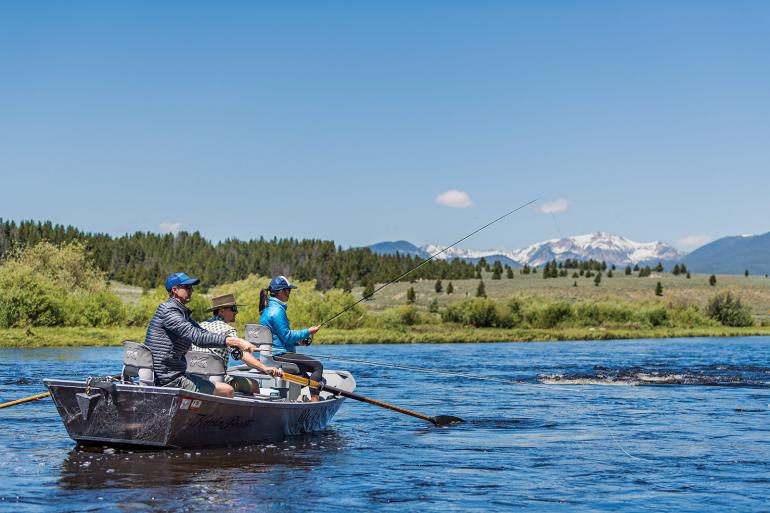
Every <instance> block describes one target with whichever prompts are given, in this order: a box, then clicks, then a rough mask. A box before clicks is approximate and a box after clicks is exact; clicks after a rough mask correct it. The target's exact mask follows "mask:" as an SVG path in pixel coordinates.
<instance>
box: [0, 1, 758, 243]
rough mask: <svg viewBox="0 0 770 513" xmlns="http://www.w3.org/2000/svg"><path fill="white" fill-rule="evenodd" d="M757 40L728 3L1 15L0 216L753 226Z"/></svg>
mask: <svg viewBox="0 0 770 513" xmlns="http://www.w3.org/2000/svg"><path fill="white" fill-rule="evenodd" d="M768 26H770V4H768V3H767V2H740V1H737V2H708V1H705V2H704V1H701V2H635V3H632V2H558V1H554V2H534V1H533V2H512V1H511V2H495V1H487V2H470V1H468V2H451V1H445V2H430V1H424V2H397V1H390V2H378V3H376V2H359V3H353V2H339V3H336V2H291V3H290V2H280V3H279V2H275V3H272V4H268V3H266V2H227V3H223V2H178V3H174V2H164V3H159V2H147V3H140V2H134V3H130V4H129V3H124V4H122V5H121V4H118V3H117V2H57V3H53V2H52V3H49V4H46V3H42V4H39V3H38V4H34V5H32V4H31V3H29V2H3V3H2V4H0V69H2V79H1V80H0V217H2V218H5V219H15V220H19V219H30V218H31V219H36V220H52V221H54V222H58V223H63V224H73V225H75V226H78V227H79V228H81V229H85V230H89V231H99V232H107V233H110V234H113V235H119V234H123V233H126V232H133V231H136V230H143V231H145V230H149V231H163V230H169V229H170V230H174V229H179V228H181V229H185V230H189V231H193V230H199V231H200V232H201V233H202V234H203V235H204V236H206V237H208V238H210V239H213V240H221V239H224V238H227V237H237V238H241V239H247V238H252V237H259V236H265V237H268V238H270V237H273V236H278V237H297V238H324V239H333V240H335V241H336V242H337V243H338V244H341V245H343V246H348V245H365V244H370V243H374V242H378V241H382V240H396V239H406V240H409V241H411V242H414V243H417V244H424V243H429V242H430V243H438V244H447V243H451V242H454V241H455V240H457V239H458V238H460V237H461V236H463V235H464V234H466V233H468V232H470V231H472V230H474V229H475V228H477V227H478V226H480V225H483V224H485V223H486V222H488V221H489V220H491V219H493V218H495V217H497V216H499V215H501V214H502V213H504V212H506V211H508V210H511V209H512V208H515V207H516V206H518V205H520V204H523V203H525V202H527V201H529V200H531V199H534V198H542V200H543V201H541V202H540V203H538V204H537V205H536V206H534V207H531V208H528V209H526V210H525V211H522V212H520V213H518V214H515V215H514V216H511V217H510V218H507V219H506V220H504V221H502V222H500V223H498V224H497V225H494V226H493V227H490V228H488V229H487V230H485V231H484V232H482V233H480V234H478V235H476V236H474V238H472V239H470V240H468V241H466V242H465V243H463V246H464V247H467V248H475V249H482V248H491V247H496V248H517V247H521V246H525V245H528V244H531V243H534V242H537V241H540V240H544V239H548V238H554V237H559V236H560V235H564V236H567V235H575V234H581V233H588V232H591V231H597V230H601V231H609V232H612V233H617V234H620V235H624V236H626V237H629V238H631V239H633V240H637V241H650V240H664V241H667V242H671V243H675V244H677V245H678V246H679V247H682V248H685V249H691V248H692V247H694V246H696V245H697V243H698V242H703V241H705V240H708V239H713V238H718V237H721V236H725V235H734V234H741V233H764V232H767V231H770V223H769V222H768V219H770V201H768V185H769V184H770V178H769V177H770V173H769V172H768V171H769V170H768V163H769V162H770V137H769V136H770V102H769V101H768V100H769V99H770V96H769V95H770V93H768V91H770V31H768V30H767V27H768ZM448 191H457V192H455V193H451V194H449V195H448V196H445V198H446V197H448V198H449V201H446V202H444V203H443V204H442V203H441V202H439V201H437V199H438V198H439V197H441V195H442V194H445V193H447V192H448ZM463 194H464V195H465V196H463ZM558 200H561V202H560V203H555V202H557V201H558ZM469 203H470V204H472V205H471V206H468V204H469ZM548 205H550V206H551V209H550V210H551V211H555V213H544V212H542V210H543V209H544V207H545V209H546V210H548ZM458 206H464V207H465V208H457V207H458ZM688 238H689V239H688ZM688 240H689V242H687V241H688Z"/></svg>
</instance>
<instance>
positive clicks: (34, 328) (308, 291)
mask: <svg viewBox="0 0 770 513" xmlns="http://www.w3.org/2000/svg"><path fill="white" fill-rule="evenodd" d="M612 279H617V280H620V278H612ZM636 279H639V278H636ZM688 279H689V278H688ZM268 280H269V278H267V277H260V276H256V275H250V276H249V277H247V278H246V279H244V280H240V281H237V282H234V283H228V284H225V285H221V286H218V287H215V288H213V289H212V290H210V291H209V295H210V296H215V295H219V294H224V293H234V294H235V295H236V297H237V299H238V302H239V303H243V304H246V305H248V306H246V307H245V308H242V309H241V313H240V314H239V319H238V321H239V322H238V324H237V325H236V327H237V328H238V330H239V332H240V333H243V326H244V323H245V322H256V320H257V319H258V312H257V311H256V305H257V304H258V296H259V290H260V289H261V288H263V287H265V286H266V285H267V283H268ZM521 280H524V278H519V279H517V283H519V282H521ZM609 280H610V278H608V281H609ZM682 280H684V278H682ZM545 281H546V282H547V283H548V284H549V286H550V284H551V283H553V282H551V281H550V280H545ZM617 283H620V282H617ZM299 285H300V289H299V290H297V291H295V293H294V294H292V298H291V302H290V304H289V317H290V319H291V321H292V325H293V326H294V327H297V328H301V327H305V326H310V325H313V324H318V323H319V322H320V321H321V320H323V319H328V318H330V317H332V316H334V315H335V314H337V313H338V312H340V311H342V310H344V309H345V308H347V307H349V306H352V305H353V303H355V302H356V301H357V300H358V298H360V297H361V296H360V293H356V294H354V293H352V292H350V291H344V290H340V289H330V290H325V291H318V290H316V287H315V285H316V284H315V283H314V282H301V283H300V284H299ZM416 285H420V284H419V283H418V284H416ZM457 285H458V289H462V288H467V286H469V284H463V283H460V282H458V283H457ZM398 286H403V285H394V286H393V289H396V288H397V287H398ZM418 288H419V287H418ZM423 288H425V287H423ZM765 288H766V287H764V285H762V288H761V290H763V291H764V290H765ZM410 289H411V286H410ZM438 289H439V287H438V286H437V287H436V294H438ZM550 290H551V291H553V290H555V289H553V288H552V289H550ZM562 290H566V289H562ZM569 290H574V287H570V289H569ZM591 290H592V291H593V290H600V289H599V287H598V286H595V287H594V286H592V287H591ZM618 290H619V292H618V291H613V292H611V293H608V294H604V295H596V296H577V295H575V296H573V297H566V296H565V295H564V294H561V295H554V294H553V293H551V294H550V295H549V293H548V291H547V290H545V289H538V288H530V289H521V290H516V291H515V292H513V293H510V294H506V295H504V296H497V297H496V298H495V299H491V298H486V297H475V298H472V297H469V296H468V294H467V292H465V293H464V294H465V296H460V295H459V294H457V296H452V298H451V300H449V299H448V298H449V296H448V295H446V294H445V295H443V296H442V297H441V302H439V301H438V299H437V298H438V296H437V295H433V296H432V297H431V298H430V299H428V298H427V297H428V294H426V293H425V292H419V293H418V294H415V293H414V291H413V290H412V292H411V294H403V299H396V298H400V297H402V296H400V295H399V294H400V293H397V294H396V295H395V296H393V298H392V299H394V300H395V302H394V301H391V302H390V303H389V304H388V305H387V306H386V307H385V308H382V305H383V302H382V301H380V302H375V303H369V302H365V303H362V304H358V305H355V306H352V307H351V308H350V309H349V310H348V311H347V312H345V313H344V314H343V315H340V316H339V317H337V318H336V319H335V320H334V321H333V322H331V323H330V324H329V326H328V327H325V328H324V329H323V330H321V332H319V334H318V335H317V337H316V343H318V344H352V343H429V342H430V343H449V342H506V341H511V342H519V341H551V340H593V339H602V340H608V339H629V338H668V337H693V336H698V337H701V336H737V335H770V326H767V324H768V323H767V322H766V321H764V320H761V321H760V322H758V319H761V318H758V317H757V316H756V313H752V310H751V308H749V305H748V304H746V302H745V301H743V300H742V299H741V289H735V290H733V289H726V290H721V291H720V290H716V289H713V291H712V290H711V289H710V288H709V289H707V290H708V294H704V293H702V289H700V290H701V292H698V297H699V298H700V299H701V300H700V301H697V300H694V299H692V298H691V297H689V296H681V295H680V296H677V295H676V293H672V295H671V296H670V297H665V296H664V297H659V296H654V295H652V293H651V292H650V294H649V295H648V296H646V297H641V298H632V297H631V296H629V295H627V294H626V295H623V294H622V292H624V291H623V290H620V289H618ZM754 290H755V291H756V290H757V289H754ZM746 291H747V293H748V292H751V291H749V290H748V289H746ZM118 292H119V288H118V287H115V286H114V285H113V284H110V283H109V282H108V281H107V278H106V276H105V275H104V274H103V273H101V272H100V271H98V270H97V269H96V268H95V267H94V265H93V264H92V262H91V261H90V259H89V255H88V254H87V252H86V250H85V248H84V247H83V246H82V245H79V244H77V243H71V244H66V245H62V246H54V245H52V244H48V243H45V242H44V243H40V244H38V245H37V246H33V247H31V248H28V249H26V250H25V251H23V252H20V253H18V254H16V255H13V256H12V257H10V258H6V259H5V260H4V261H3V262H2V263H1V264H0V347H70V346H102V345H120V344H121V343H122V341H123V340H135V341H140V342H141V341H142V340H143V339H144V333H145V329H146V326H147V324H148V323H149V320H150V318H151V317H152V315H153V313H154V312H155V309H156V308H157V305H158V304H159V303H161V302H162V301H164V300H165V299H166V298H167V293H166V292H165V290H163V288H162V287H159V288H156V289H152V290H146V291H143V292H142V291H141V289H139V290H137V291H135V292H136V294H134V295H133V296H132V297H131V298H126V297H125V295H119V294H118ZM752 293H753V294H755V295H754V296H751V297H752V303H757V299H756V298H757V297H759V296H757V295H756V294H757V293H756V292H752ZM761 293H762V294H765V292H761ZM415 296H417V301H415ZM761 297H764V296H761ZM386 299H387V298H386ZM420 301H423V302H422V303H421V302H420ZM399 302H400V304H399ZM386 303H387V301H386ZM405 303H408V304H405ZM758 304H760V305H761V302H759V303H758ZM208 305H209V299H208V298H207V297H205V296H203V295H201V294H199V293H196V294H195V295H194V296H193V301H192V302H191V303H190V305H188V306H190V308H191V309H192V310H193V317H194V318H195V319H196V320H204V319H205V318H206V317H207V316H208V315H209V314H208V312H207V311H206V309H207V307H208ZM307 352H310V353H312V351H310V350H308V351H307Z"/></svg>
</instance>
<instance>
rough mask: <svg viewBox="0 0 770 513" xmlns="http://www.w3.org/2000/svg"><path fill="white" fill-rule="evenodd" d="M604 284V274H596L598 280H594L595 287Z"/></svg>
mask: <svg viewBox="0 0 770 513" xmlns="http://www.w3.org/2000/svg"><path fill="white" fill-rule="evenodd" d="M601 282H602V273H601V272H599V273H596V278H594V287H598V286H599V284H600V283H601Z"/></svg>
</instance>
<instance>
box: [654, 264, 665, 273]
mask: <svg viewBox="0 0 770 513" xmlns="http://www.w3.org/2000/svg"><path fill="white" fill-rule="evenodd" d="M653 271H655V272H656V273H662V272H663V264H662V263H661V262H658V265H656V266H655V268H654V269H653Z"/></svg>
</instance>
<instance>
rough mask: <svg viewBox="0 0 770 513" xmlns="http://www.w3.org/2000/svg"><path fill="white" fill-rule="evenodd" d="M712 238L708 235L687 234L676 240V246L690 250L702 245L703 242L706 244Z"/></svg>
mask: <svg viewBox="0 0 770 513" xmlns="http://www.w3.org/2000/svg"><path fill="white" fill-rule="evenodd" d="M712 240H714V239H713V238H712V237H709V236H708V235H688V236H687V237H684V238H681V239H679V240H678V241H676V247H678V248H679V249H683V250H686V251H691V250H693V249H696V248H699V247H701V246H703V245H704V244H708V243H709V242H711V241H712Z"/></svg>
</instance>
